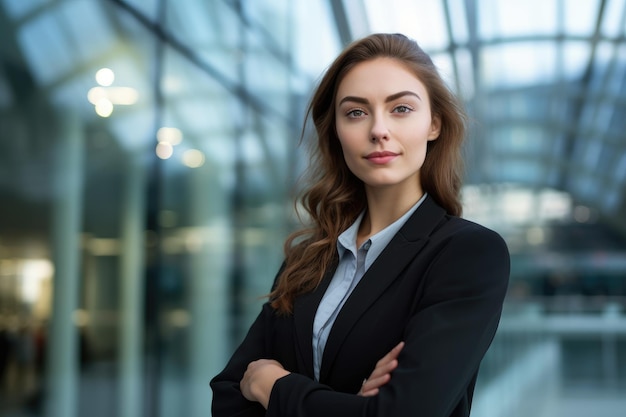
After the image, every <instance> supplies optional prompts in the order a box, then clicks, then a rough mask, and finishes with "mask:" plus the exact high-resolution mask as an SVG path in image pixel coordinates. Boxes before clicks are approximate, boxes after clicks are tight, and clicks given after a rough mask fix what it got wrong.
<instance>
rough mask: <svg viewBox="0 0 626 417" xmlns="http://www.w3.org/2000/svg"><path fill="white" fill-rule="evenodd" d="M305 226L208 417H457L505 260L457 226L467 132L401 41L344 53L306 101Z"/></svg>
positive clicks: (442, 89) (215, 386)
mask: <svg viewBox="0 0 626 417" xmlns="http://www.w3.org/2000/svg"><path fill="white" fill-rule="evenodd" d="M307 114H310V115H311V116H312V120H313V123H314V125H315V128H316V132H317V141H316V144H315V149H314V156H315V158H314V159H313V160H312V163H311V165H310V167H309V171H308V173H309V175H310V183H309V184H310V185H309V187H308V188H307V189H306V190H305V193H304V194H303V196H302V203H303V206H304V207H305V209H306V211H307V212H308V214H309V216H310V220H311V225H310V226H309V227H305V228H304V229H302V230H300V231H297V232H295V233H294V234H292V235H291V236H290V237H289V238H288V239H287V241H286V243H285V253H286V257H285V261H284V263H283V265H282V267H281V269H280V270H279V272H278V275H277V278H276V281H275V282H274V285H273V287H272V291H271V293H270V294H269V300H268V302H267V303H265V304H264V305H263V308H262V311H261V313H260V314H259V316H258V317H257V319H256V321H255V322H254V323H253V324H252V327H251V328H250V330H249V332H248V334H247V336H246V337H245V339H244V340H243V342H242V343H241V345H240V346H239V347H238V348H237V350H236V351H235V353H234V354H233V356H232V358H231V359H230V361H229V362H228V364H227V365H226V367H225V369H224V370H223V371H222V372H221V373H219V374H218V375H217V376H215V377H214V378H213V379H212V381H211V387H212V390H213V403H212V415H213V416H214V417H226V416H240V417H243V416H281V417H286V416H289V417H295V416H320V417H322V416H323V417H333V416H338V417H339V416H340V417H346V416H386V417H390V416H407V415H414V416H422V417H435V416H441V417H444V416H454V417H460V416H469V413H470V406H471V400H472V395H473V391H474V385H475V382H476V377H477V373H478V369H479V364H480V362H481V360H482V358H483V356H484V354H485V352H486V351H487V348H488V347H489V345H490V344H491V341H492V339H493V336H494V334H495V331H496V328H497V326H498V322H499V319H500V315H501V310H502V303H503V299H504V296H505V293H506V288H507V284H508V277H509V253H508V250H507V248H506V245H505V243H504V241H503V240H502V238H501V237H500V236H499V235H498V234H496V233H495V232H493V231H491V230H489V229H486V228H484V227H482V226H480V225H477V224H475V223H471V222H469V221H467V220H464V219H461V218H460V217H459V216H460V215H461V210H462V209H461V203H460V198H459V193H460V187H461V170H462V164H461V158H460V149H461V145H462V142H463V139H464V136H465V116H464V113H463V110H462V108H461V106H460V104H459V101H458V99H457V98H456V97H455V96H454V95H453V94H452V93H451V92H450V91H449V90H448V88H447V87H446V85H445V83H444V82H443V80H442V79H441V77H440V76H439V74H438V72H437V70H436V68H435V66H434V65H433V63H432V61H431V59H430V57H429V56H428V55H427V54H426V53H425V52H424V51H423V50H422V49H421V48H420V47H419V46H418V45H417V43H416V42H414V41H413V40H410V39H408V38H407V37H405V36H403V35H400V34H373V35H370V36H368V37H366V38H363V39H361V40H358V41H356V42H354V43H353V44H351V45H349V46H348V47H347V48H346V49H345V50H344V51H343V52H342V53H341V54H340V55H339V57H338V58H337V59H336V60H335V61H334V62H333V63H332V65H331V66H330V67H329V69H328V70H327V72H326V74H325V75H324V77H323V78H322V80H321V81H320V83H319V85H318V87H317V89H316V91H315V92H314V95H313V98H312V101H311V103H310V106H309V109H308V113H307Z"/></svg>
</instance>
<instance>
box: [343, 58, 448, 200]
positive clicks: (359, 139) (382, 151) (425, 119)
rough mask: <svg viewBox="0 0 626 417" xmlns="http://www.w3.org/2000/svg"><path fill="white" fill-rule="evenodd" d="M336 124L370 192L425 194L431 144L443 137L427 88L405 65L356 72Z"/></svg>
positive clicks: (346, 83)
mask: <svg viewBox="0 0 626 417" xmlns="http://www.w3.org/2000/svg"><path fill="white" fill-rule="evenodd" d="M335 99H336V107H335V122H336V127H337V135H338V136H339V141H340V143H341V147H342V149H343V154H344V158H345V161H346V164H347V165H348V168H349V169H350V171H352V173H353V174H354V175H356V176H357V177H358V178H359V179H361V180H362V181H363V182H364V183H365V186H366V189H368V188H369V189H372V188H378V187H401V188H400V189H406V191H407V192H411V193H415V192H417V193H419V194H421V193H422V189H421V182H420V168H421V167H422V164H423V163H424V158H425V157H426V145H427V143H428V141H431V140H435V139H436V138H437V137H438V136H439V131H440V125H441V122H440V119H439V118H438V117H435V118H433V117H432V115H431V110H430V101H429V97H428V92H427V91H426V87H425V86H424V84H422V82H421V81H420V80H419V79H418V78H417V77H416V76H415V74H413V73H412V72H411V71H410V70H409V69H408V68H407V67H405V66H404V65H403V64H402V63H400V62H399V61H397V60H394V59H392V58H376V59H374V60H370V61H365V62H362V63H360V64H358V65H356V66H355V67H354V68H352V69H351V70H350V71H348V73H347V74H346V75H345V77H344V78H343V80H342V81H341V83H340V84H339V88H338V89H337V96H336V97H335Z"/></svg>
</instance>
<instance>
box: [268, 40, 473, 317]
mask: <svg viewBox="0 0 626 417" xmlns="http://www.w3.org/2000/svg"><path fill="white" fill-rule="evenodd" d="M383 57H384V58H392V59H395V60H397V61H399V62H400V63H402V64H403V65H405V66H406V67H407V68H408V69H409V70H411V71H412V72H413V73H414V74H415V75H416V76H417V78H418V79H419V80H420V81H421V82H422V83H423V84H424V86H425V87H426V90H427V91H428V96H429V99H430V107H431V112H432V114H433V117H435V116H437V117H439V118H440V119H441V131H440V135H439V138H438V139H437V140H434V141H429V142H428V145H427V151H426V158H425V161H424V164H423V165H422V168H421V169H420V180H421V184H422V188H423V189H424V191H426V192H428V194H429V195H430V196H431V197H432V198H433V199H434V200H435V201H436V202H437V203H438V204H439V205H441V206H442V207H443V208H444V209H445V210H446V212H447V213H449V214H451V215H456V216H460V215H461V210H462V208H461V202H460V196H459V194H460V188H461V173H462V171H463V166H462V160H461V145H462V142H463V139H464V136H465V113H464V112H463V109H462V107H461V104H460V102H459V101H458V99H457V98H456V97H455V95H454V94H452V93H451V92H450V90H449V89H448V87H447V86H446V84H445V82H444V81H443V80H442V78H441V76H440V75H439V73H438V72H437V69H436V67H435V66H434V64H433V62H432V60H431V59H430V57H429V56H428V54H426V53H425V52H424V51H423V50H422V49H421V48H420V47H419V46H418V44H417V43H416V42H415V41H413V40H411V39H409V38H407V37H406V36H404V35H400V34H373V35H370V36H367V37H365V38H363V39H361V40H358V41H356V42H354V43H352V44H351V45H349V46H348V47H347V48H346V49H345V50H344V51H343V52H342V53H341V54H340V55H339V56H338V57H337V58H336V59H335V61H334V62H333V63H332V64H331V66H330V67H329V68H328V70H327V71H326V74H325V75H324V76H323V78H322V79H321V81H320V83H319V85H318V86H317V89H316V90H315V92H314V94H313V97H312V100H311V102H310V104H309V107H308V110H307V117H308V116H311V117H312V120H313V124H314V125H315V130H316V133H317V143H316V145H317V146H314V147H313V149H312V160H311V164H310V165H309V168H308V171H307V177H308V179H309V182H308V184H309V187H308V188H307V189H306V190H305V192H304V193H303V195H302V197H301V203H302V206H303V207H304V209H305V210H306V211H307V213H308V215H309V216H310V220H311V226H310V227H307V228H304V229H302V230H299V231H296V232H295V233H293V234H291V235H290V236H289V237H288V238H287V240H286V242H285V248H284V249H285V265H284V267H283V269H282V271H281V273H280V276H279V278H278V281H277V284H276V286H275V287H274V289H273V291H272V292H271V293H270V294H269V297H270V302H271V304H272V307H274V308H275V309H276V310H278V312H279V313H282V314H290V313H291V312H292V309H293V302H294V299H295V297H297V296H298V295H300V294H303V293H306V292H309V291H312V290H314V289H315V287H316V286H317V285H318V284H319V283H320V282H321V280H322V279H323V278H324V275H325V274H326V272H327V271H328V270H329V268H333V267H334V266H335V265H336V263H337V262H338V259H337V247H336V244H337V238H338V237H339V235H340V234H341V233H342V232H343V231H344V230H346V229H347V228H348V227H349V226H350V225H351V224H352V223H353V222H354V221H355V220H356V218H357V216H358V215H359V213H361V211H363V210H364V209H365V208H366V205H367V202H366V198H365V186H364V184H363V182H362V181H361V180H359V179H358V178H357V177H356V176H355V175H354V174H352V172H351V171H350V170H349V169H348V166H347V165H346V163H345V161H344V156H343V151H342V149H341V145H340V142H339V138H338V137H337V132H336V127H335V101H336V94H337V88H338V86H339V84H340V83H341V81H342V80H343V78H344V77H345V75H346V74H347V73H348V72H349V71H350V70H351V69H352V68H354V67H355V66H356V65H357V64H359V63H362V62H365V61H369V60H372V59H375V58H383Z"/></svg>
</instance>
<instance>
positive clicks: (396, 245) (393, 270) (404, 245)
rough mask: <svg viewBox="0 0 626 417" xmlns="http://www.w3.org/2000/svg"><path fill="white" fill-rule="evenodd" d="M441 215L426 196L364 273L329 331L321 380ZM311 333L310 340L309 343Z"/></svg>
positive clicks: (425, 239) (317, 301) (415, 252)
mask: <svg viewBox="0 0 626 417" xmlns="http://www.w3.org/2000/svg"><path fill="white" fill-rule="evenodd" d="M444 215H445V211H444V209H443V208H441V207H440V206H439V205H437V204H436V203H435V202H434V201H433V200H432V198H431V197H430V196H429V197H427V198H426V200H424V202H423V203H422V204H421V205H420V207H418V209H417V210H416V211H415V213H413V215H412V216H411V217H410V218H409V219H408V220H407V222H406V223H405V224H404V226H402V228H401V229H400V231H399V232H398V233H397V234H396V235H395V236H394V237H393V239H392V240H391V241H390V242H389V244H388V245H387V247H386V248H385V249H384V250H383V252H382V253H381V254H380V255H379V256H378V258H377V259H376V261H374V263H373V264H372V266H371V267H370V268H369V269H368V270H367V272H366V273H365V275H364V276H363V278H362V279H361V281H360V282H359V283H358V284H357V286H356V287H355V288H354V291H353V292H352V294H351V295H350V297H348V300H347V301H346V303H345V304H344V306H343V308H342V309H341V311H340V312H339V315H338V316H337V319H336V321H335V323H334V324H333V328H332V329H331V331H330V335H329V337H328V341H327V343H326V348H325V349H324V355H323V358H322V364H321V369H320V380H321V381H323V380H324V379H325V378H326V375H327V374H328V372H329V371H330V369H331V368H332V362H333V360H334V358H335V356H336V355H337V352H338V351H339V349H340V348H341V345H342V343H343V340H344V339H345V338H346V336H347V335H348V333H349V332H350V329H351V328H352V326H354V324H355V323H356V322H357V321H358V320H359V318H360V317H361V315H362V314H363V313H364V312H365V311H366V310H367V308H368V307H369V306H370V305H371V304H372V303H374V302H375V301H376V299H377V298H378V297H379V296H380V294H381V293H382V292H383V291H385V289H386V288H387V287H388V286H389V285H390V284H391V283H392V282H393V281H394V280H395V279H396V278H397V277H398V275H399V274H400V272H401V271H402V270H403V269H404V268H405V266H406V265H407V264H408V263H409V262H411V260H412V259H414V258H415V256H417V254H418V252H419V251H420V250H421V249H422V247H423V246H424V245H425V244H426V242H428V237H429V235H430V234H431V233H432V231H433V229H434V228H435V227H436V226H437V225H438V224H439V223H440V221H441V220H442V219H443V217H444ZM326 285H328V284H326ZM324 290H325V289H324ZM322 294H323V292H322ZM320 299H321V296H320V298H319V299H317V300H316V304H315V306H317V304H318V303H319V301H320ZM314 314H315V311H313V317H314ZM311 320H312V319H311ZM311 327H312V326H311ZM310 333H311V332H309V341H310V340H311V335H310ZM310 346H311V343H309V348H311V347H310ZM311 349H312V348H311Z"/></svg>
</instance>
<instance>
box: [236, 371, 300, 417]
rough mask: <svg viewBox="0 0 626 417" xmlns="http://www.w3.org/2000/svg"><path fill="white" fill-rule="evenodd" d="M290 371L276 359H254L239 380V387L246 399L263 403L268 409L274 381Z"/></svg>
mask: <svg viewBox="0 0 626 417" xmlns="http://www.w3.org/2000/svg"><path fill="white" fill-rule="evenodd" d="M289 373H290V372H289V371H287V370H285V368H283V366H282V365H281V364H280V363H279V362H277V361H275V360H271V359H259V360H257V361H252V362H250V363H249V364H248V369H246V372H245V373H244V374H243V378H241V381H240V382H239V388H240V389H241V393H242V394H243V396H244V397H246V399H248V400H250V401H256V402H259V403H261V405H262V406H263V407H265V409H266V410H267V405H268V403H269V401H270V394H271V393H272V388H273V387H274V383H275V382H276V380H277V379H279V378H282V377H284V376H286V375H289Z"/></svg>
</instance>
